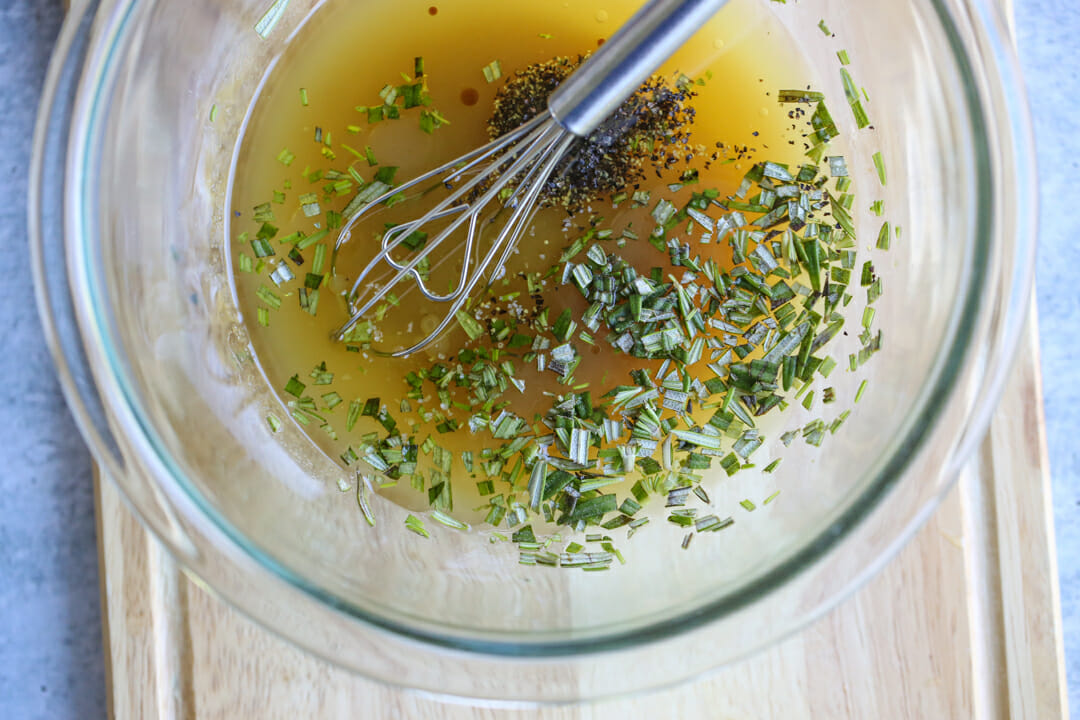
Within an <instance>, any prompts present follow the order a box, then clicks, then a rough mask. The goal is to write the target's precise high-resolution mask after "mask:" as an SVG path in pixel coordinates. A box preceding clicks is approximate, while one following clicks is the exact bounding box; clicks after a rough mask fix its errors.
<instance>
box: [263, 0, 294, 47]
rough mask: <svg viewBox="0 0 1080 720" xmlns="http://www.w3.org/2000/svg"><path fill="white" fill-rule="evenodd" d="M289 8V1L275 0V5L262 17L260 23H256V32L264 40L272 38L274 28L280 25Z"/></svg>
mask: <svg viewBox="0 0 1080 720" xmlns="http://www.w3.org/2000/svg"><path fill="white" fill-rule="evenodd" d="M288 6H289V0H274V4H273V5H271V6H270V7H269V8H268V9H267V11H266V12H265V13H263V15H262V17H261V18H259V22H257V23H255V32H256V33H258V35H259V37H261V38H262V39H263V40H265V39H266V38H268V37H270V33H271V32H272V31H273V29H274V26H275V25H277V24H278V21H280V20H281V18H282V16H283V15H285V9H286V8H287V7H288Z"/></svg>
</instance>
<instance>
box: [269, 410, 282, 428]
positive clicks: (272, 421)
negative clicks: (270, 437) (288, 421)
mask: <svg viewBox="0 0 1080 720" xmlns="http://www.w3.org/2000/svg"><path fill="white" fill-rule="evenodd" d="M266 424H267V425H269V426H270V432H273V433H276V432H278V431H279V430H281V421H280V420H278V418H277V415H274V413H267V415H266Z"/></svg>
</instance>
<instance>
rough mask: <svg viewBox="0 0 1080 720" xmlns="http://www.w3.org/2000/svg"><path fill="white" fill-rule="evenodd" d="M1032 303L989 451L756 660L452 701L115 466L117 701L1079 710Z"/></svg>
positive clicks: (102, 547)
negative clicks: (230, 584)
mask: <svg viewBox="0 0 1080 720" xmlns="http://www.w3.org/2000/svg"><path fill="white" fill-rule="evenodd" d="M79 1H80V0H75V2H79ZM1002 3H1003V5H1005V6H1006V9H1008V6H1009V5H1011V2H1009V1H1008V0H1002ZM1008 14H1009V15H1011V12H1010V13H1008ZM1030 317H1031V318H1032V320H1031V322H1030V323H1029V327H1028V329H1027V332H1026V334H1025V336H1024V340H1023V342H1022V345H1021V348H1020V353H1019V357H1018V360H1017V363H1016V367H1015V368H1014V371H1013V375H1012V377H1011V379H1010V382H1009V384H1008V386H1007V387H1006V390H1005V394H1004V397H1003V399H1002V402H1001V405H1000V407H999V408H998V411H997V413H996V414H995V416H994V419H993V422H992V424H991V427H990V431H989V434H988V436H987V439H986V441H985V442H984V445H983V448H982V451H981V452H980V453H978V454H977V457H975V458H973V459H972V461H971V462H970V463H969V465H968V467H967V468H966V469H965V471H964V473H963V474H962V476H961V477H960V480H959V482H958V484H957V486H956V488H955V489H954V490H953V491H952V492H951V493H950V494H949V496H948V497H947V498H946V500H945V501H944V503H943V504H942V506H941V507H940V508H939V509H938V511H937V512H936V513H935V514H934V516H933V517H932V518H931V519H930V521H929V522H928V523H927V525H926V526H925V527H924V528H923V529H922V530H921V531H920V532H919V533H918V535H917V536H916V537H915V538H914V539H913V540H912V542H911V543H909V544H908V545H907V547H906V548H905V549H904V550H902V551H901V552H900V554H899V555H898V556H897V557H896V558H895V559H894V560H893V561H892V562H891V563H890V564H889V565H888V566H887V567H886V568H885V569H884V570H883V571H882V572H881V573H880V574H879V575H878V576H877V577H876V578H875V579H874V580H872V581H871V582H870V583H869V584H868V585H867V586H866V587H864V588H863V589H862V590H860V591H859V592H858V593H856V594H855V595H854V596H853V597H851V598H849V599H848V600H847V601H845V602H844V603H842V604H841V605H840V606H839V607H838V608H836V609H835V610H834V611H833V612H831V613H829V614H828V615H827V616H825V617H824V618H822V619H821V620H819V621H818V622H816V623H815V624H814V625H812V626H810V627H808V628H807V629H805V630H804V631H802V632H801V633H800V634H798V635H796V636H794V637H792V638H789V639H788V640H786V641H784V642H782V643H780V644H778V645H775V646H774V647H772V648H770V649H768V650H765V651H763V652H761V653H759V654H758V655H756V656H754V657H752V658H750V659H749V660H746V661H744V662H742V663H739V664H737V665H733V666H729V667H727V668H724V669H722V670H719V671H718V672H716V673H713V674H712V675H711V676H709V677H707V678H705V679H702V680H699V681H697V682H694V683H692V684H687V685H684V686H682V687H679V688H675V689H671V690H667V691H664V692H660V693H655V694H653V695H649V696H646V697H640V698H635V699H632V700H622V701H612V702H605V703H601V704H593V705H582V706H575V707H561V708H546V709H538V710H530V711H500V710H495V709H491V708H474V707H468V706H465V705H447V704H443V703H440V702H438V701H435V700H430V699H427V698H423V697H419V696H417V695H415V694H411V693H407V692H403V691H399V690H393V689H390V688H386V687H383V686H381V685H379V684H376V683H374V682H372V681H369V680H366V679H364V678H360V677H357V676H354V675H351V674H349V673H347V672H345V671H343V670H341V669H338V668H335V667H333V666H330V665H328V664H326V663H324V662H322V661H320V660H317V659H315V658H313V657H312V656H310V655H307V654H305V653H303V652H302V651H300V650H297V649H296V648H294V647H292V646H291V645H289V644H287V643H286V642H284V641H283V640H280V639H279V638H277V637H276V636H273V635H271V634H270V633H268V632H267V631H265V630H263V629H262V628H260V627H258V626H256V625H255V624H254V623H252V622H251V621H249V620H247V619H246V618H244V617H243V616H241V615H240V614H239V613H237V612H236V611H234V610H232V609H230V608H228V607H226V606H225V605H224V604H223V603H221V602H220V601H218V600H216V599H215V598H213V597H211V596H210V595H209V594H207V593H206V592H205V591H203V590H202V589H201V588H200V587H199V586H198V585H197V584H196V583H195V582H193V581H192V580H191V579H189V578H188V577H187V576H185V575H184V574H183V573H182V572H181V571H180V570H179V569H178V568H177V566H176V564H175V563H174V562H173V561H172V559H171V558H170V557H169V556H168V555H167V554H165V552H164V550H163V549H162V548H161V547H160V545H159V544H158V543H157V542H156V541H155V540H154V539H153V538H151V537H150V536H149V535H148V534H147V532H146V531H145V530H144V529H143V528H142V526H141V525H139V523H138V522H137V521H136V520H135V518H134V517H133V516H132V514H131V513H130V512H129V511H128V509H127V508H126V507H125V506H124V504H123V502H122V500H121V498H120V496H119V494H118V491H117V489H116V487H115V486H114V485H113V483H112V482H109V481H96V482H95V486H96V495H95V496H96V512H97V521H98V544H99V551H100V559H99V563H100V570H101V593H102V607H103V609H104V611H103V620H104V637H105V654H106V668H107V672H106V682H107V683H108V691H109V694H108V697H109V716H110V717H111V718H117V719H119V720H127V719H128V718H138V719H139V720H179V719H180V718H186V719H192V720H211V719H216V718H223V719H232V718H290V719H292V718H330V717H350V718H352V717H362V718H365V719H366V720H389V719H394V720H396V719H398V718H407V719H408V720H427V719H430V720H435V719H439V720H480V719H482V718H503V717H529V718H537V719H538V720H607V719H609V718H611V719H614V718H625V717H630V718H642V719H645V720H661V719H665V720H666V719H668V718H671V719H675V718H678V719H682V718H703V719H707V720H729V719H730V720H735V719H740V720H741V719H750V718H754V719H772V718H793V719H800V720H801V719H804V718H805V719H807V720H815V719H818V718H820V719H821V720H843V719H846V718H851V719H852V720H868V719H874V720H909V719H910V720H953V719H956V720H961V719H966V718H972V719H976V720H1006V719H1010V720H1028V719H1030V720H1056V719H1065V718H1067V717H1068V708H1067V696H1066V684H1065V670H1064V668H1065V664H1064V648H1063V643H1062V632H1061V606H1060V600H1059V594H1058V581H1057V578H1058V575H1057V560H1056V556H1055V552H1054V531H1053V524H1052V514H1051V499H1050V478H1049V467H1048V462H1047V456H1046V435H1045V425H1044V418H1043V413H1042V386H1041V380H1040V374H1039V354H1038V332H1037V328H1036V323H1035V320H1034V318H1035V317H1037V315H1036V313H1035V308H1034V305H1033V306H1032V308H1031V314H1030Z"/></svg>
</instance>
